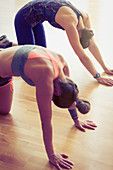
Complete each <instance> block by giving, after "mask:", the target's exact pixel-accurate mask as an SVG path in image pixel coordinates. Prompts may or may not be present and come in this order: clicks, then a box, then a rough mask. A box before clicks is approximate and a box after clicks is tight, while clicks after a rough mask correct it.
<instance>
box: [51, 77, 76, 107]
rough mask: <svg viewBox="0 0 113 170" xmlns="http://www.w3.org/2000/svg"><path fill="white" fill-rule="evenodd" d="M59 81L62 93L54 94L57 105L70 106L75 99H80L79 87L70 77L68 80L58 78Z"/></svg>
mask: <svg viewBox="0 0 113 170" xmlns="http://www.w3.org/2000/svg"><path fill="white" fill-rule="evenodd" d="M58 82H59V88H60V94H59V95H56V94H55V93H54V94H53V102H54V104H55V105H56V106H58V107H60V108H69V107H70V106H71V105H72V104H73V102H74V101H77V100H78V93H79V90H78V87H77V85H76V84H75V83H74V82H73V81H72V80H70V79H69V78H66V81H62V80H60V79H58Z"/></svg>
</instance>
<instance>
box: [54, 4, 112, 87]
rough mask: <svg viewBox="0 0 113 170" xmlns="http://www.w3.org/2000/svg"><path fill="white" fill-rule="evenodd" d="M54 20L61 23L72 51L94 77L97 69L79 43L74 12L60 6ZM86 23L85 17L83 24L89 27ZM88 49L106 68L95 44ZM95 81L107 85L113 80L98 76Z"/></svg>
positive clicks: (87, 21)
mask: <svg viewBox="0 0 113 170" xmlns="http://www.w3.org/2000/svg"><path fill="white" fill-rule="evenodd" d="M55 20H56V22H57V23H58V24H59V25H61V26H62V27H63V28H64V29H65V31H66V34H67V36H68V39H69V42H70V44H71V46H72V48H73V50H74V52H75V53H76V54H77V56H78V57H79V59H80V61H81V62H82V64H83V65H84V66H85V68H86V69H87V70H88V71H89V72H90V74H91V75H92V76H93V77H95V76H96V74H97V73H98V71H97V70H96V69H95V67H94V65H93V63H92V62H91V60H90V59H89V58H88V56H87V55H86V53H85V52H84V50H83V48H82V46H81V44H80V39H79V34H78V30H77V18H76V15H75V14H74V12H73V11H72V10H70V9H68V8H66V7H65V8H63V7H62V9H59V11H58V12H57V15H56V18H55ZM67 23H68V24H67ZM88 24H89V20H88V19H87V18H86V19H85V21H84V25H85V27H87V28H90V25H89V27H88ZM95 50H96V51H95ZM90 51H91V53H92V54H93V55H95V58H96V59H97V61H98V62H99V63H100V64H101V65H102V67H103V68H104V69H106V66H105V64H104V62H103V60H102V57H101V55H100V52H99V50H98V48H97V46H95V48H94V49H92V48H91V46H90ZM107 71H109V70H108V69H107ZM111 72H112V71H111ZM97 81H98V82H99V83H101V84H104V85H108V86H112V85H113V80H112V79H109V78H104V77H99V78H98V79H97Z"/></svg>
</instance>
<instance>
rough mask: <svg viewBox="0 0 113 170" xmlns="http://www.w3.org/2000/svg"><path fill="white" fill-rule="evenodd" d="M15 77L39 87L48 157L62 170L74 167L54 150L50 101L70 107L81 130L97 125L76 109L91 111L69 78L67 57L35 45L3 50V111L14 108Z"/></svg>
mask: <svg viewBox="0 0 113 170" xmlns="http://www.w3.org/2000/svg"><path fill="white" fill-rule="evenodd" d="M12 76H21V77H22V79H23V80H24V81H25V82H26V83H28V84H29V85H31V86H35V87H36V99H37V105H38V108H39V113H40V118H41V124H42V132H43V140H44V144H45V149H46V153H47V155H48V159H49V161H50V162H51V163H52V164H54V165H55V166H56V167H57V168H58V169H59V170H61V167H63V168H67V169H71V168H72V167H73V163H72V162H71V161H69V160H67V159H66V158H68V156H67V155H65V154H56V153H55V152H54V148H53V143H52V124H51V118H52V107H51V102H52V101H53V102H54V104H55V105H56V106H58V107H60V108H67V109H68V111H69V113H70V115H71V117H72V119H73V121H74V124H75V127H77V128H78V129H80V130H82V131H85V128H89V129H92V130H94V129H95V127H96V125H95V124H94V123H93V122H92V121H81V120H79V119H78V114H77V110H79V112H81V113H83V114H86V113H87V112H88V111H89V110H90V103H89V102H88V101H84V100H81V99H79V95H78V93H79V91H78V87H77V85H76V84H75V83H74V82H73V81H72V80H71V79H70V78H69V69H68V66H67V64H66V62H65V60H64V58H63V57H62V56H61V55H59V54H57V53H54V52H52V51H49V50H47V49H46V48H44V47H41V46H35V45H23V46H22V45H21V46H15V47H9V48H7V49H4V50H2V51H0V113H1V114H6V113H8V112H9V111H10V108H11V102H12V97H13V86H12V79H11V78H12ZM4 94H5V95H4ZM5 99H6V100H5ZM3 101H5V102H3ZM6 102H7V103H6ZM4 105H5V107H4Z"/></svg>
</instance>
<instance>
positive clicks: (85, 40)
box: [80, 28, 94, 48]
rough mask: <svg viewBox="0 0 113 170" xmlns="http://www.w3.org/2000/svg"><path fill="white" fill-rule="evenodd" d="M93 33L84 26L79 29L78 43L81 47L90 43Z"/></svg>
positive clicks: (85, 46)
mask: <svg viewBox="0 0 113 170" xmlns="http://www.w3.org/2000/svg"><path fill="white" fill-rule="evenodd" d="M93 35H94V33H93V31H92V30H88V29H86V28H84V29H82V30H81V38H80V43H81V45H82V47H83V48H87V47H88V46H89V45H90V39H91V38H92V37H93Z"/></svg>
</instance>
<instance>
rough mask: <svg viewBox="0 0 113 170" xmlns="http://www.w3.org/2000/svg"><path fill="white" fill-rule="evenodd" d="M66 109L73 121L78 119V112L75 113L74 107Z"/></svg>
mask: <svg viewBox="0 0 113 170" xmlns="http://www.w3.org/2000/svg"><path fill="white" fill-rule="evenodd" d="M68 111H69V113H70V115H71V117H72V119H73V120H74V121H75V120H77V119H78V114H77V109H76V108H74V109H71V110H69V109H68Z"/></svg>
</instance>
